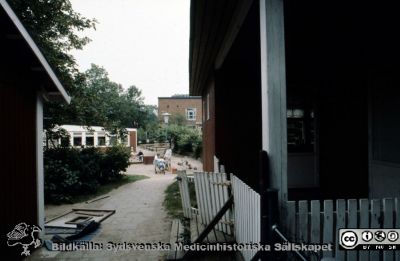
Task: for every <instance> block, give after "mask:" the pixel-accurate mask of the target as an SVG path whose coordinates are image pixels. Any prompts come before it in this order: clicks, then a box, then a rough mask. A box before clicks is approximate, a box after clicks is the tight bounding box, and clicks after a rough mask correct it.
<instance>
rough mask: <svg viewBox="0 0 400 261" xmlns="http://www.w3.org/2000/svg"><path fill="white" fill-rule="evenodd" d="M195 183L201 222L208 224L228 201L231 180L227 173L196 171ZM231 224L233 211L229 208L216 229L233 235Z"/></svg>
mask: <svg viewBox="0 0 400 261" xmlns="http://www.w3.org/2000/svg"><path fill="white" fill-rule="evenodd" d="M194 185H195V190H196V199H197V207H198V209H199V213H200V222H201V223H202V224H204V225H208V224H209V223H210V222H211V220H212V219H213V218H214V217H215V216H216V215H217V213H218V211H219V210H221V208H222V206H223V205H224V204H225V203H226V202H227V201H228V198H229V192H228V187H230V182H229V181H228V179H227V175H226V174H225V173H213V172H196V173H194ZM231 224H232V217H231V211H230V210H228V211H227V213H226V214H225V215H224V216H223V217H222V219H221V221H220V222H219V223H218V224H217V225H216V229H218V230H219V231H222V232H224V233H226V234H228V235H231V234H232V231H231V230H232V229H231Z"/></svg>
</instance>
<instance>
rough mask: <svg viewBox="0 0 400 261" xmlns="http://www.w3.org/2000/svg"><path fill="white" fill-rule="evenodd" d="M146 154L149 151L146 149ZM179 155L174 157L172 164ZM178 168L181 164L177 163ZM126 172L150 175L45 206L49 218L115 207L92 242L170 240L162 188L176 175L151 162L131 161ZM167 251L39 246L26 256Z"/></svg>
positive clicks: (160, 254)
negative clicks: (88, 198) (103, 193)
mask: <svg viewBox="0 0 400 261" xmlns="http://www.w3.org/2000/svg"><path fill="white" fill-rule="evenodd" d="M144 153H145V155H151V152H148V151H145V152H144ZM181 160H182V159H181V158H179V157H178V158H177V157H173V159H172V165H173V166H175V167H176V166H177V164H176V163H177V162H180V161H181ZM189 161H190V162H191V164H192V165H194V166H197V168H198V170H200V169H201V163H199V162H196V161H193V160H191V159H189ZM178 168H180V167H179V166H178ZM127 174H128V175H129V174H130V175H138V174H140V175H146V176H148V177H150V178H149V179H144V180H140V181H136V182H134V183H131V184H127V185H124V186H121V187H119V188H118V189H115V190H113V191H111V192H110V193H108V194H107V195H109V196H110V197H108V198H105V199H102V200H99V201H96V202H93V203H90V204H85V203H79V204H69V205H61V206H46V216H47V218H48V219H50V218H52V217H54V216H57V215H60V214H62V213H65V212H67V211H69V210H71V209H72V208H99V209H115V210H116V213H115V214H114V215H112V216H111V217H109V218H108V219H106V220H105V221H103V222H102V224H101V229H100V231H99V233H98V234H97V235H96V236H95V237H94V238H93V239H92V240H91V241H92V242H102V243H104V245H106V243H107V242H110V241H112V242H114V243H124V242H127V243H137V242H142V243H152V242H164V243H168V242H169V235H170V229H171V219H170V218H169V217H168V216H167V214H166V212H165V210H164V207H163V205H162V203H163V201H164V196H165V195H164V191H165V189H166V188H167V186H168V185H169V184H171V183H172V182H173V181H174V178H175V177H176V175H173V174H171V173H168V172H167V173H166V174H165V175H161V174H157V175H155V174H154V167H153V165H143V164H133V165H131V166H130V167H129V169H128V170H127ZM166 254H167V252H166V251H139V250H130V251H128V250H125V251H117V252H113V251H106V250H101V251H72V252H57V251H47V250H46V249H44V248H42V249H40V250H38V251H36V252H35V253H34V254H33V255H32V256H31V257H30V258H29V259H30V260H43V259H47V260H49V259H56V260H72V259H80V260H81V261H86V260H93V261H94V260H163V259H164V256H165V255H166Z"/></svg>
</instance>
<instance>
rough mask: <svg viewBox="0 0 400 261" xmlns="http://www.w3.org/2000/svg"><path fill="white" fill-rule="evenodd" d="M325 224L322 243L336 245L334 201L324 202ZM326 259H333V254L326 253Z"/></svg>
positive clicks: (324, 253) (324, 254)
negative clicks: (334, 239)
mask: <svg viewBox="0 0 400 261" xmlns="http://www.w3.org/2000/svg"><path fill="white" fill-rule="evenodd" d="M323 213H324V224H323V235H322V242H323V243H326V244H333V245H334V244H335V242H334V241H333V202H332V200H324V212H323ZM323 256H324V257H332V252H330V251H324V252H323Z"/></svg>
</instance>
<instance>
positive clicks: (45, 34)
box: [8, 0, 96, 88]
mask: <svg viewBox="0 0 400 261" xmlns="http://www.w3.org/2000/svg"><path fill="white" fill-rule="evenodd" d="M8 2H9V3H10V5H11V6H12V7H13V9H14V11H15V13H16V14H17V15H18V16H19V18H20V20H21V21H22V23H23V24H24V26H25V27H26V28H27V30H28V31H29V33H30V35H31V36H32V38H33V39H34V40H35V42H36V43H37V44H38V46H39V47H40V48H41V50H42V52H43V53H44V55H45V56H46V59H47V60H48V61H49V63H50V65H51V66H52V67H53V69H55V71H56V73H57V74H58V77H59V78H60V79H61V81H62V82H63V84H64V85H65V86H67V87H70V88H73V86H74V85H75V84H74V76H76V74H78V73H79V72H78V70H77V67H76V62H75V59H74V58H73V56H72V55H71V54H69V51H71V50H73V49H82V48H83V47H84V46H85V45H86V44H87V43H88V42H89V41H90V40H89V38H87V37H81V36H79V35H78V34H77V32H79V31H83V30H85V29H90V28H95V24H96V21H95V20H94V19H87V18H85V17H83V16H82V15H80V14H79V13H77V12H75V11H74V10H73V9H72V5H71V3H70V1H69V0H38V1H26V0H9V1H8Z"/></svg>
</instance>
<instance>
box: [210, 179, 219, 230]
mask: <svg viewBox="0 0 400 261" xmlns="http://www.w3.org/2000/svg"><path fill="white" fill-rule="evenodd" d="M215 176H216V173H210V175H209V176H208V182H209V184H210V196H211V201H210V203H211V213H212V216H213V217H214V216H215V215H216V214H217V211H218V206H217V202H216V198H215V190H216V189H218V185H217V184H215V181H214V177H215ZM218 225H219V224H217V225H216V227H218Z"/></svg>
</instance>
